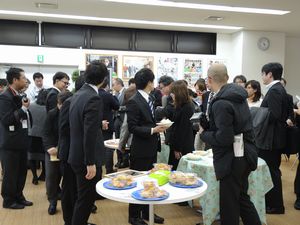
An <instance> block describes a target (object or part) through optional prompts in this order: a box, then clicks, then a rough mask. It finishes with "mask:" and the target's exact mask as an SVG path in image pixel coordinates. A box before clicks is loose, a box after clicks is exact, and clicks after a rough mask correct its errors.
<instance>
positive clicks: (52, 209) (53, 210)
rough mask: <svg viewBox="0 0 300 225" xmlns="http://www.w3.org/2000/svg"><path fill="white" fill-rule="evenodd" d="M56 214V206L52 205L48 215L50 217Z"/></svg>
mask: <svg viewBox="0 0 300 225" xmlns="http://www.w3.org/2000/svg"><path fill="white" fill-rule="evenodd" d="M55 213H56V205H55V204H50V205H49V208H48V214H49V215H54V214H55Z"/></svg>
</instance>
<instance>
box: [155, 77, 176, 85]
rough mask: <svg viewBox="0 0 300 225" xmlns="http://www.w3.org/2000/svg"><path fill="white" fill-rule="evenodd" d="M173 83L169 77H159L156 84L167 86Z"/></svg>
mask: <svg viewBox="0 0 300 225" xmlns="http://www.w3.org/2000/svg"><path fill="white" fill-rule="evenodd" d="M173 82H174V79H173V78H172V77H170V76H167V75H164V76H161V77H160V78H159V80H158V84H163V85H164V86H168V85H170V84H172V83H173Z"/></svg>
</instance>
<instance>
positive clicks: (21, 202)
mask: <svg viewBox="0 0 300 225" xmlns="http://www.w3.org/2000/svg"><path fill="white" fill-rule="evenodd" d="M18 203H19V204H21V205H24V206H32V205H33V202H30V201H27V200H26V199H24V200H20V201H18Z"/></svg>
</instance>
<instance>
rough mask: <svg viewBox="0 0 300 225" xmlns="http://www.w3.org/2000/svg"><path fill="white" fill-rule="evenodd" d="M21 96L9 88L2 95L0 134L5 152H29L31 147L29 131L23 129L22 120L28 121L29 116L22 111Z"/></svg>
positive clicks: (0, 97) (0, 103)
mask: <svg viewBox="0 0 300 225" xmlns="http://www.w3.org/2000/svg"><path fill="white" fill-rule="evenodd" d="M21 107H22V99H21V96H18V95H15V94H14V93H13V92H12V90H11V89H10V88H7V89H6V90H5V91H4V92H3V93H2V94H1V95H0V121H1V125H2V126H0V129H2V131H1V132H0V133H1V135H2V137H0V138H1V139H2V141H1V142H2V143H1V144H2V146H0V147H2V148H3V149H5V150H12V151H16V150H27V148H28V145H29V138H28V129H24V128H23V127H22V122H21V121H22V120H27V114H26V113H25V112H24V111H23V110H22V109H21Z"/></svg>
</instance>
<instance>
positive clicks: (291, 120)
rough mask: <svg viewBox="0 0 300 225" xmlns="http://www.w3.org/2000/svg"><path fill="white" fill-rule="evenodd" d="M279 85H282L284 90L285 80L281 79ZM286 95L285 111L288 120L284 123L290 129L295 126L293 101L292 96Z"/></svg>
mask: <svg viewBox="0 0 300 225" xmlns="http://www.w3.org/2000/svg"><path fill="white" fill-rule="evenodd" d="M280 83H281V84H282V86H283V87H284V88H285V87H286V79H284V78H281V80H280ZM286 95H287V105H288V108H287V111H288V119H287V121H286V123H287V125H288V126H290V127H292V126H294V124H295V114H294V100H293V96H292V95H290V94H288V93H287V94H286Z"/></svg>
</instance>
